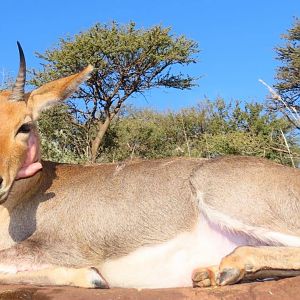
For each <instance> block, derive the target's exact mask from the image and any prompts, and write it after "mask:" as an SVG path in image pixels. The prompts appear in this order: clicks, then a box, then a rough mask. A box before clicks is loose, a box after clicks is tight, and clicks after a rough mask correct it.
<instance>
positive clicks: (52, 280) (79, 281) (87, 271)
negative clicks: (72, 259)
mask: <svg viewBox="0 0 300 300" xmlns="http://www.w3.org/2000/svg"><path fill="white" fill-rule="evenodd" d="M0 283H1V284H34V285H41V286H45V285H56V286H57V285H59V286H61V285H66V286H75V287H83V288H109V286H108V284H107V282H106V281H105V280H104V278H103V277H102V276H101V275H100V273H99V272H98V270H97V269H96V268H80V269H75V268H65V267H53V268H47V269H42V270H36V271H23V272H17V273H13V274H12V273H10V274H9V273H7V274H3V273H0Z"/></svg>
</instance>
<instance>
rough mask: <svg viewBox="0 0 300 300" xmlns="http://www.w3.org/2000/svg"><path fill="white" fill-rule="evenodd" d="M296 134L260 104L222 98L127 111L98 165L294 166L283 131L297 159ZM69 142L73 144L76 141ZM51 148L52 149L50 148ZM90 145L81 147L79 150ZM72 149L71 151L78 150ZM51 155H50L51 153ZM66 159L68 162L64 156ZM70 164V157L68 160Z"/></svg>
mask: <svg viewBox="0 0 300 300" xmlns="http://www.w3.org/2000/svg"><path fill="white" fill-rule="evenodd" d="M64 120H67V118H64ZM57 126H60V125H58V123H57V122H55V127H56V129H55V130H58V128H57ZM292 129H293V128H292V127H291V124H290V123H289V122H288V121H286V120H285V119H283V118H278V117H276V115H275V114H274V113H272V112H268V111H265V110H264V108H263V105H261V104H258V103H250V104H245V105H243V104H242V103H241V102H238V101H237V102H233V103H229V104H226V103H225V102H224V101H223V100H222V99H217V100H216V101H215V102H210V101H204V102H202V103H201V104H199V105H198V106H197V107H192V108H188V109H183V110H181V111H179V112H172V111H169V112H165V113H159V112H156V111H153V110H149V109H143V110H136V109H131V108H127V110H126V111H124V112H123V113H122V114H121V115H120V116H119V117H118V118H117V119H115V120H114V121H113V122H112V124H111V127H110V130H109V131H108V132H107V134H106V135H105V138H104V141H103V144H102V146H101V155H100V156H99V158H98V162H112V161H122V160H127V159H136V158H146V159H150V158H162V157H169V156H191V157H207V158H210V157H216V156H219V155H229V154H235V155H252V156H260V157H266V158H270V159H272V160H275V161H277V162H280V163H284V164H290V163H291V161H290V157H289V154H288V150H287V149H286V146H285V143H284V140H283V137H282V134H281V130H282V131H283V132H284V134H285V136H286V138H287V140H288V143H289V145H290V148H291V151H292V152H293V153H294V156H295V157H297V156H298V154H299V147H298V146H297V144H296V141H295V140H294V139H293V136H292ZM47 136H49V133H47ZM50 136H51V132H50ZM73 136H74V135H73ZM50 140H51V139H50ZM55 140H56V141H57V143H58V144H59V145H61V146H62V145H64V144H65V142H64V140H65V137H63V138H62V139H60V136H59V135H56V136H55ZM48 141H49V138H47V142H48ZM47 142H46V143H47ZM68 143H70V144H72V143H73V142H72V138H70V140H69V141H68ZM43 145H44V144H43ZM49 145H50V148H51V147H52V145H51V143H50V144H49ZM85 146H86V144H85ZM85 146H83V147H81V146H80V145H78V146H77V148H79V149H80V148H84V147H85ZM70 147H71V146H69V148H68V149H73V150H74V149H75V148H73V147H71V148H70ZM48 153H50V154H51V151H48ZM65 153H66V155H69V154H70V152H65ZM61 155H62V156H61V157H65V154H64V153H61ZM77 155H78V154H75V155H74V156H73V157H76V156H77ZM56 157H59V156H56ZM56 157H52V156H50V157H48V159H53V158H54V159H55V158H56ZM83 157H84V155H83ZM68 159H69V156H67V159H65V158H64V161H67V160H68Z"/></svg>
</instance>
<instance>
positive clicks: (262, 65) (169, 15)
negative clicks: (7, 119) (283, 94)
mask: <svg viewBox="0 0 300 300" xmlns="http://www.w3.org/2000/svg"><path fill="white" fill-rule="evenodd" d="M0 8H1V12H2V13H1V23H0V36H1V46H0V49H1V51H0V71H1V72H2V71H3V70H4V71H5V72H8V73H10V74H11V75H15V74H16V72H17V68H18V53H17V48H16V40H19V41H20V42H21V43H22V46H23V48H24V51H25V53H26V58H27V64H28V66H29V67H34V68H39V64H40V62H41V61H40V60H39V59H38V58H36V57H35V55H34V53H35V52H36V51H38V52H43V51H45V50H46V49H47V48H49V47H51V46H53V45H55V43H56V42H57V41H58V39H59V38H60V37H64V36H66V35H68V34H71V35H72V34H75V33H78V32H80V31H84V30H86V29H88V28H89V27H91V26H92V25H94V24H95V23H97V22H102V23H108V22H110V21H112V20H116V21H117V22H119V23H122V24H123V23H128V22H129V21H131V20H132V21H135V22H136V24H137V26H138V27H144V28H147V27H149V26H153V25H156V24H161V25H163V26H171V27H172V32H173V33H174V34H178V35H179V34H184V35H186V36H187V37H188V38H190V39H194V40H195V41H197V42H198V43H199V48H200V49H201V52H200V54H199V55H198V59H199V62H198V63H197V64H196V65H191V66H189V67H187V68H184V69H182V71H183V72H185V73H188V74H190V75H192V76H196V77H201V79H200V80H199V81H198V84H199V86H198V87H196V88H193V89H192V90H189V91H178V90H171V89H159V90H153V91H151V92H148V93H147V94H146V99H145V98H143V97H141V96H139V97H138V98H137V99H135V102H134V103H136V104H137V105H138V106H148V107H152V108H155V109H159V110H166V109H179V108H181V107H187V106H192V105H195V104H196V103H197V102H199V101H201V99H203V98H204V97H208V98H210V99H215V98H216V97H218V96H221V97H223V98H225V99H226V100H230V99H240V100H244V101H252V100H254V101H263V100H264V99H265V97H266V95H267V91H266V89H265V87H263V86H262V85H261V84H260V83H259V82H258V79H259V78H262V79H264V80H265V81H266V82H268V83H269V84H271V85H272V84H273V83H274V76H275V70H276V67H277V66H278V64H279V62H278V61H277V60H276V59H275V57H276V54H275V51H274V47H275V46H277V45H281V44H283V41H282V40H281V39H280V36H281V34H283V33H285V32H286V31H287V30H288V29H289V28H290V27H291V26H292V24H293V22H294V20H295V17H300V1H299V0H285V1H279V0H273V1H266V0H265V1H263V0H251V1H250V0H248V1H242V0H227V1H225V0H185V1H176V0H173V1H171V0H165V1H163V0H160V1H159V0H152V1H137V0H129V1H126V0H123V1H122V0H110V1H101V0H98V1H97V0H85V1H78V0H60V1H58V0H48V1H43V0H19V1H1V4H0Z"/></svg>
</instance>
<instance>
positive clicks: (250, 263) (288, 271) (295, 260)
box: [192, 246, 300, 287]
mask: <svg viewBox="0 0 300 300" xmlns="http://www.w3.org/2000/svg"><path fill="white" fill-rule="evenodd" d="M298 275H300V248H298V247H269V246H262V247H249V246H242V247H238V248H236V249H235V250H234V251H233V252H232V253H230V254H229V255H227V256H225V257H224V258H223V259H222V261H221V263H220V265H219V266H212V267H208V268H199V269H196V270H195V271H194V273H193V275H192V280H193V285H194V286H195V287H197V286H200V287H201V286H211V285H229V284H234V283H237V282H241V281H249V280H256V279H266V278H274V279H279V278H285V277H293V276H298Z"/></svg>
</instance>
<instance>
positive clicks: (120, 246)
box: [0, 44, 300, 288]
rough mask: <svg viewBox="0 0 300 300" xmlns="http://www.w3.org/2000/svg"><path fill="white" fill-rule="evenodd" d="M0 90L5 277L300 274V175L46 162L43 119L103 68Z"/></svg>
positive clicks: (173, 282)
mask: <svg viewBox="0 0 300 300" xmlns="http://www.w3.org/2000/svg"><path fill="white" fill-rule="evenodd" d="M18 46H19V52H20V69H19V74H18V77H17V79H16V83H15V84H14V87H13V89H12V91H2V92H1V93H0V118H1V122H0V203H1V204H0V249H1V251H0V283H2V284H19V283H25V284H38V285H71V286H80V287H91V288H93V287H100V288H107V287H136V288H144V287H149V288H150V287H177V286H191V285H192V284H193V285H194V286H210V285H226V284H233V283H236V282H240V281H244V280H253V279H257V278H261V279H263V278H280V277H287V276H296V275H298V274H300V248H298V247H299V246H300V218H299V216H300V171H299V170H296V169H292V168H289V167H285V166H281V165H278V164H275V163H272V162H270V161H267V160H265V159H259V158H252V157H225V158H217V159H212V160H206V159H190V158H169V159H162V160H153V161H139V162H131V163H123V164H100V165H94V166H79V165H66V164H56V163H52V162H41V161H40V155H39V143H38V136H37V130H36V126H35V121H36V120H37V119H38V117H39V115H40V112H41V111H42V110H43V109H45V108H47V107H48V106H49V105H51V104H54V103H56V102H58V101H61V100H63V99H65V98H67V97H68V96H69V95H71V93H72V92H74V90H75V89H76V88H77V87H78V86H79V85H80V84H81V83H82V82H83V81H84V80H86V79H87V78H88V76H89V74H90V73H91V72H92V70H93V68H92V67H91V66H88V67H86V68H85V69H84V70H83V71H81V72H80V73H78V74H75V75H72V76H68V77H66V78H62V79H59V80H56V81H52V82H50V83H48V84H45V85H44V86H42V87H40V88H38V89H36V90H34V91H33V92H31V93H25V92H24V84H25V72H26V67H25V59H24V55H23V51H22V49H21V47H20V45H19V44H18Z"/></svg>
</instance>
